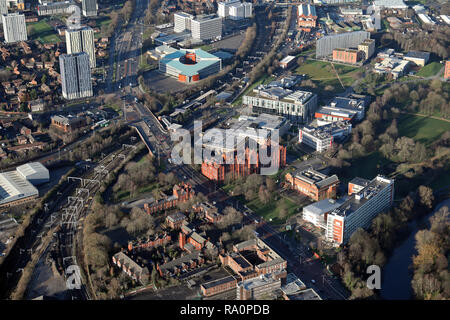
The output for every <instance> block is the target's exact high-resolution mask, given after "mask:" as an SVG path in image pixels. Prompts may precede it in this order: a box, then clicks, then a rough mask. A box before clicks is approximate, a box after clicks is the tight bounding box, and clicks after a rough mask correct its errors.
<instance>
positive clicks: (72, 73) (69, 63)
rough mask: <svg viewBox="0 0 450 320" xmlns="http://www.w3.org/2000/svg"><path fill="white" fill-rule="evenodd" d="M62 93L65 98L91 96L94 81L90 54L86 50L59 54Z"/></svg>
mask: <svg viewBox="0 0 450 320" xmlns="http://www.w3.org/2000/svg"><path fill="white" fill-rule="evenodd" d="M59 66H60V71H61V84H62V95H63V97H64V98H65V99H69V100H71V99H79V98H86V97H91V96H92V95H93V91H92V81H91V68H90V63H89V55H88V54H87V53H86V52H81V53H74V54H62V55H60V56H59Z"/></svg>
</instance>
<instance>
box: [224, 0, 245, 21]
mask: <svg viewBox="0 0 450 320" xmlns="http://www.w3.org/2000/svg"><path fill="white" fill-rule="evenodd" d="M217 14H218V15H219V17H222V18H229V19H233V20H239V19H244V18H250V17H251V16H252V4H251V3H250V2H241V1H240V0H228V1H224V2H219V4H218V10H217Z"/></svg>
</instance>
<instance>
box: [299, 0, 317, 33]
mask: <svg viewBox="0 0 450 320" xmlns="http://www.w3.org/2000/svg"><path fill="white" fill-rule="evenodd" d="M316 23H317V13H316V7H315V6H313V5H310V4H301V5H299V6H298V11H297V25H298V27H299V28H300V29H306V30H305V31H308V30H309V31H310V30H311V28H315V27H316ZM309 31H308V32H309Z"/></svg>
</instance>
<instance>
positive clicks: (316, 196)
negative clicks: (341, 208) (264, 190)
mask: <svg viewBox="0 0 450 320" xmlns="http://www.w3.org/2000/svg"><path fill="white" fill-rule="evenodd" d="M285 179H286V182H287V183H288V184H289V185H290V187H291V188H292V189H294V190H297V191H298V192H300V193H302V194H304V195H306V196H308V197H309V198H311V199H312V200H314V201H320V200H324V199H332V198H336V190H337V187H338V185H339V182H335V183H332V184H330V185H327V186H323V187H322V188H320V189H319V188H317V186H316V185H315V184H309V183H307V182H305V181H303V180H300V179H297V178H296V177H295V176H292V175H291V174H290V173H288V174H286V176H285Z"/></svg>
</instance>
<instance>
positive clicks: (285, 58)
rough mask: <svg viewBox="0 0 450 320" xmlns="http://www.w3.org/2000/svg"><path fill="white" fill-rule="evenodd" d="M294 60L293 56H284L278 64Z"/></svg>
mask: <svg viewBox="0 0 450 320" xmlns="http://www.w3.org/2000/svg"><path fill="white" fill-rule="evenodd" d="M294 59H295V56H286V57H284V58H283V59H282V60H281V61H280V63H289V62H291V61H292V60H294Z"/></svg>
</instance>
